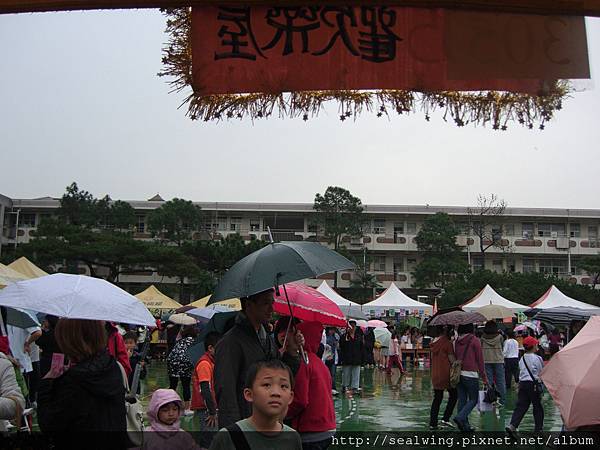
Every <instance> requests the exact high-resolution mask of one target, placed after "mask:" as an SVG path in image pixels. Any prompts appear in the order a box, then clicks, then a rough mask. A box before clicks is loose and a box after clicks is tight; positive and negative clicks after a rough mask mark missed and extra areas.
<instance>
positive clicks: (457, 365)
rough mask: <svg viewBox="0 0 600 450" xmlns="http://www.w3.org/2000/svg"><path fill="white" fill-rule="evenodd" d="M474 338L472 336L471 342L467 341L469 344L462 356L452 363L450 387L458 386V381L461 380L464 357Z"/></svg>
mask: <svg viewBox="0 0 600 450" xmlns="http://www.w3.org/2000/svg"><path fill="white" fill-rule="evenodd" d="M472 340H473V338H471V340H469V342H468V343H467V345H466V347H465V351H464V352H463V355H462V358H461V359H458V358H457V359H455V360H454V362H453V363H452V365H451V366H450V387H451V388H455V387H456V386H458V383H459V382H460V372H461V371H462V359H463V358H464V357H465V355H466V354H467V352H468V351H469V347H470V345H471V341H472Z"/></svg>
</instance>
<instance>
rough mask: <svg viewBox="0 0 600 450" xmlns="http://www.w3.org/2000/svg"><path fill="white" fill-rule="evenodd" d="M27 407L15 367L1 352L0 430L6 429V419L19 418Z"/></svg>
mask: <svg viewBox="0 0 600 450" xmlns="http://www.w3.org/2000/svg"><path fill="white" fill-rule="evenodd" d="M23 408H25V398H24V397H23V394H22V393H21V388H20V387H19V384H18V383H17V378H16V376H15V368H14V366H13V364H12V362H11V361H9V360H8V359H7V358H6V356H5V355H4V354H3V353H0V431H6V426H5V423H4V421H5V420H13V419H17V418H18V419H19V420H20V417H21V414H22V413H23Z"/></svg>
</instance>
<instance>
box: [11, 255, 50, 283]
mask: <svg viewBox="0 0 600 450" xmlns="http://www.w3.org/2000/svg"><path fill="white" fill-rule="evenodd" d="M8 267H9V268H11V269H13V270H16V271H17V272H19V273H22V274H23V275H25V276H26V277H28V278H39V277H43V276H46V275H48V274H47V273H46V272H44V271H43V270H42V269H40V268H39V267H38V266H36V265H35V264H34V263H32V262H31V261H29V260H28V259H27V258H25V257H24V256H21V257H20V258H19V259H17V260H16V261H13V262H11V263H10V264H9V265H8Z"/></svg>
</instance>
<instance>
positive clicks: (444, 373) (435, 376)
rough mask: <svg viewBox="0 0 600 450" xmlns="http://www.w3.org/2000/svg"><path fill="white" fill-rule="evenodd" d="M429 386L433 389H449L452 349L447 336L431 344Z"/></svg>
mask: <svg viewBox="0 0 600 450" xmlns="http://www.w3.org/2000/svg"><path fill="white" fill-rule="evenodd" d="M430 348H431V385H432V386H433V389H438V390H444V389H448V388H449V387H450V366H451V364H450V359H449V358H448V355H454V347H453V346H452V342H451V341H450V339H448V337H447V336H441V337H440V338H439V339H438V340H436V341H434V342H432V343H431V346H430Z"/></svg>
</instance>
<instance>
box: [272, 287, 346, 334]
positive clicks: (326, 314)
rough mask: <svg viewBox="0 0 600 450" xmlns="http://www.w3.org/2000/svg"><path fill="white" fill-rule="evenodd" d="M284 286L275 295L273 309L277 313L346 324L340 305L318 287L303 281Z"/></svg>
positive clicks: (338, 325) (322, 321) (306, 319)
mask: <svg viewBox="0 0 600 450" xmlns="http://www.w3.org/2000/svg"><path fill="white" fill-rule="evenodd" d="M282 288H283V289H281V290H280V293H279V295H275V303H274V304H273V309H274V310H275V312H276V313H278V314H281V315H284V316H289V315H293V316H294V317H296V318H298V319H300V320H305V321H308V322H320V323H322V324H323V325H330V326H336V327H345V326H346V318H345V316H344V313H342V310H341V309H340V307H339V306H338V305H336V304H335V303H334V302H333V301H332V300H330V299H329V298H327V297H325V296H324V295H323V294H321V293H320V292H319V291H317V290H316V289H313V288H311V287H309V286H306V285H305V284H302V283H289V284H285V285H284V286H282ZM286 292H287V298H286ZM288 300H289V305H288ZM290 307H291V310H292V311H291V314H290Z"/></svg>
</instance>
